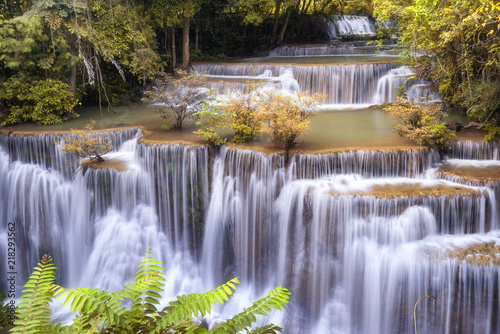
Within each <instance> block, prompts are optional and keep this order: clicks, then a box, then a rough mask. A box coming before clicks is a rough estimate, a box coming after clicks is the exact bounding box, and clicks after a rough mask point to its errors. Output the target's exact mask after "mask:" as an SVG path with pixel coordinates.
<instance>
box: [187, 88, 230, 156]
mask: <svg viewBox="0 0 500 334" xmlns="http://www.w3.org/2000/svg"><path fill="white" fill-rule="evenodd" d="M215 95H216V92H215V90H214V89H213V88H212V90H211V92H210V94H209V99H208V100H207V101H204V102H203V103H202V105H201V109H200V110H199V111H198V112H196V113H195V114H194V116H195V117H197V118H198V119H199V121H197V122H196V125H201V128H200V129H198V130H196V131H194V133H196V134H197V135H198V136H199V137H201V138H203V139H204V140H205V141H207V142H208V143H209V144H210V145H212V146H220V145H222V144H224V143H225V142H226V138H224V137H222V135H221V134H220V133H219V130H221V129H224V128H226V127H228V126H229V125H228V115H227V112H225V111H224V110H222V109H221V108H220V107H219V103H220V101H218V100H216V99H215Z"/></svg>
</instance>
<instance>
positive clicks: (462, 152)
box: [447, 141, 500, 160]
mask: <svg viewBox="0 0 500 334" xmlns="http://www.w3.org/2000/svg"><path fill="white" fill-rule="evenodd" d="M447 155H448V157H449V158H455V159H475V160H478V159H489V160H500V156H499V155H498V142H495V141H494V142H491V143H488V144H486V143H484V142H482V141H454V142H451V143H450V145H449V149H448V152H447Z"/></svg>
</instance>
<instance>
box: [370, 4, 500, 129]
mask: <svg viewBox="0 0 500 334" xmlns="http://www.w3.org/2000/svg"><path fill="white" fill-rule="evenodd" d="M374 14H375V16H377V18H378V19H379V20H387V19H391V18H392V19H397V20H398V23H399V24H398V26H399V27H400V31H399V34H400V36H399V39H400V42H401V43H402V44H403V45H404V46H406V47H408V48H409V49H410V50H411V53H410V54H409V56H410V57H411V58H412V61H413V62H414V63H416V65H417V71H416V72H417V75H418V76H419V77H421V78H426V79H432V80H434V81H437V82H438V84H439V91H440V92H441V94H442V95H443V100H444V101H447V102H451V103H452V104H453V105H454V106H457V107H459V108H460V109H463V110H464V111H466V110H467V111H468V116H469V117H470V118H471V119H472V120H477V121H479V122H483V123H485V122H487V121H489V120H490V119H491V120H492V121H493V122H494V123H496V124H497V125H498V117H495V116H493V115H494V114H498V110H499V108H498V106H499V103H498V100H497V98H496V97H497V96H498V90H499V88H498V87H499V86H500V85H499V83H500V66H499V65H500V34H499V33H498V30H499V27H500V6H499V5H498V3H497V1H495V0H481V1H477V0H450V1H444V2H443V1H435V0H419V1H409V0H374ZM418 50H424V51H426V52H427V54H428V55H429V57H417V56H416V51H418ZM419 70H420V72H422V71H423V73H418V72H419Z"/></svg>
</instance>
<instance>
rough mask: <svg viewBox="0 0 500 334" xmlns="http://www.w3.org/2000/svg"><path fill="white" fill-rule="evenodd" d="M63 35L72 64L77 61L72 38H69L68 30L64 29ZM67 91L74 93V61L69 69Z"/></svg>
mask: <svg viewBox="0 0 500 334" xmlns="http://www.w3.org/2000/svg"><path fill="white" fill-rule="evenodd" d="M64 33H65V35H66V41H67V43H68V46H69V54H70V55H71V58H72V59H71V63H72V64H73V61H74V60H75V59H77V58H76V57H77V53H76V52H77V50H76V48H75V45H74V43H73V42H74V38H72V37H73V36H71V33H70V32H69V30H67V29H65V32H64ZM68 91H69V92H70V93H73V94H74V93H75V92H76V60H75V61H74V64H73V67H72V68H71V70H70V72H69V78H68Z"/></svg>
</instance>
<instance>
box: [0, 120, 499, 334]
mask: <svg viewBox="0 0 500 334" xmlns="http://www.w3.org/2000/svg"><path fill="white" fill-rule="evenodd" d="M109 135H111V136H114V137H113V138H115V139H114V140H115V141H116V146H115V147H116V149H115V151H114V152H112V153H111V155H110V157H112V159H114V160H117V161H122V163H123V164H124V165H125V166H126V168H123V169H119V170H117V169H114V168H104V169H92V168H84V169H81V170H78V165H77V161H75V160H71V159H69V158H68V157H66V156H64V155H63V154H62V153H60V152H59V150H58V145H60V144H56V143H55V141H57V140H60V139H59V138H55V137H54V136H52V137H51V135H40V136H36V137H29V136H12V137H11V138H9V139H7V138H6V137H0V190H1V192H0V197H1V201H0V203H1V204H0V217H1V224H0V257H1V258H7V243H6V241H7V231H8V227H7V223H8V222H13V223H15V226H16V271H17V275H18V285H19V286H18V287H17V291H19V292H20V291H21V290H22V288H21V285H22V284H23V283H24V281H25V280H26V279H27V277H28V275H29V272H30V271H31V270H32V268H33V267H34V265H35V264H36V263H37V262H38V261H39V259H40V257H41V255H43V254H44V253H49V254H51V255H52V257H53V258H54V261H55V263H56V266H57V267H58V268H60V270H59V271H58V279H59V281H58V283H60V284H62V285H63V286H67V287H76V286H92V287H99V288H104V289H108V290H116V289H120V288H121V287H122V286H123V285H124V284H126V283H128V282H130V281H131V280H132V279H133V275H134V272H135V270H136V266H137V264H138V263H139V262H140V259H141V258H142V257H143V254H144V253H145V251H146V249H147V247H151V248H152V250H153V254H154V256H155V258H157V259H159V260H161V261H163V263H164V264H163V267H165V268H166V277H167V284H166V286H167V291H165V294H164V300H165V301H168V300H170V299H171V298H172V297H174V296H175V295H178V294H181V293H190V292H199V291H206V290H208V289H211V288H214V287H216V286H218V285H220V284H221V283H223V282H224V281H225V280H227V279H228V278H231V277H235V276H238V277H239V278H240V281H241V282H242V283H241V286H240V287H239V288H238V292H237V294H236V296H235V300H234V301H233V302H232V303H233V304H229V306H228V307H224V308H219V309H216V310H215V314H214V315H213V316H212V317H211V318H209V319H207V322H208V323H209V324H215V323H217V321H218V319H219V318H220V317H223V316H226V315H228V314H230V313H232V312H233V311H232V308H231V305H239V304H240V303H241V304H245V305H248V304H249V302H250V301H253V300H256V299H257V298H259V297H261V296H262V294H263V293H265V291H267V290H269V289H270V288H271V287H274V286H277V285H282V286H285V287H287V288H288V289H290V291H291V292H292V299H291V303H290V305H289V306H288V307H287V309H286V310H285V311H284V312H283V313H275V314H274V315H273V316H272V318H271V321H273V322H275V323H277V324H279V325H280V326H282V327H283V329H284V332H286V333H292V334H295V333H381V334H386V333H403V332H406V333H411V332H413V307H414V305H415V302H416V301H417V300H418V299H419V298H421V297H424V296H427V295H431V296H434V297H436V299H437V302H436V306H435V307H434V304H433V302H432V301H430V300H423V301H421V302H420V303H419V306H418V312H417V323H418V328H419V332H424V333H473V334H479V333H494V332H500V307H499V302H498V298H499V296H498V294H499V293H498V291H499V289H498V287H499V286H500V285H499V284H500V275H499V274H500V266H499V264H498V261H499V260H498V259H499V258H500V222H499V215H498V209H497V207H498V201H499V200H498V182H497V181H491V182H482V183H481V182H479V183H478V182H476V183H474V182H469V181H467V180H466V179H460V178H453V177H447V176H446V175H444V174H443V173H439V170H438V168H437V167H439V166H438V163H439V161H437V160H436V157H438V156H439V155H437V154H436V152H433V151H429V150H408V151H404V150H401V151H385V152H384V151H353V152H341V153H331V154H322V155H295V156H292V157H291V159H290V162H289V165H288V166H286V164H285V160H284V157H283V156H282V155H280V154H269V155H266V154H262V153H258V152H254V151H249V150H239V149H228V148H225V147H223V148H221V149H220V150H219V151H215V150H213V149H210V148H207V147H190V146H183V145H174V144H172V145H143V144H137V139H138V137H139V136H140V131H133V130H127V131H126V132H118V133H115V134H109ZM474 145H475V144H474V143H459V144H458V143H457V144H454V145H453V146H452V150H451V151H450V155H453V156H454V157H463V158H465V157H466V158H468V159H470V155H471V153H469V152H473V151H474V148H473V147H475V146H474ZM483 145H484V144H483ZM489 145H490V146H484V147H482V148H480V149H481V150H483V151H484V152H483V153H477V154H475V157H477V158H479V157H483V156H485V155H489V156H490V159H491V158H493V156H494V155H495V154H496V153H493V152H496V149H497V146H495V145H497V144H496V143H490V144H489ZM463 158H461V159H460V160H459V159H457V160H459V161H458V162H456V161H454V160H450V162H449V163H450V164H453V163H455V164H460V163H467V164H475V165H477V166H480V165H481V163H480V162H470V161H469V162H467V161H466V160H463ZM464 161H465V162H464ZM63 162H64V163H63ZM483 164H484V163H483ZM477 168H480V167H477ZM8 271H9V270H8V268H7V265H2V266H0V276H2V277H5V276H6V274H7V272H8ZM4 284H5V282H2V283H0V288H1V289H5V288H6V287H5V285H4ZM64 314H65V313H58V316H59V317H64V316H65V315H64ZM66 316H69V314H67V315H66Z"/></svg>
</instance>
